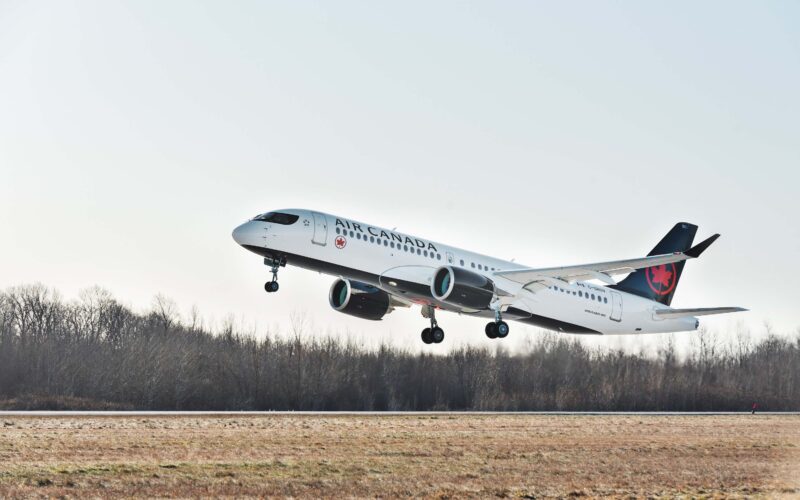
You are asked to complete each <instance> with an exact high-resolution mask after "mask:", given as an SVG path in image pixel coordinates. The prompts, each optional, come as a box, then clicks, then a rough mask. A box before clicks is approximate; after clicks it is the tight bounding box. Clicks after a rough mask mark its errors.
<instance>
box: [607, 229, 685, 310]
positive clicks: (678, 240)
mask: <svg viewBox="0 0 800 500" xmlns="http://www.w3.org/2000/svg"><path fill="white" fill-rule="evenodd" d="M695 233H697V226H695V225H694V224H689V223H688V222H679V223H677V224H675V227H673V228H672V229H671V230H670V232H668V233H667V235H666V236H664V237H663V238H662V239H661V241H659V242H658V244H657V245H656V246H655V247H654V248H653V249H652V250H651V251H650V253H649V254H647V255H648V256H649V255H664V254H669V253H674V252H685V251H686V250H689V249H690V248H691V247H692V242H693V241H694V235H695ZM685 263H686V262H685V261H682V262H676V263H673V264H664V265H661V266H654V267H647V268H644V269H639V270H637V271H634V272H632V273H631V274H630V275H628V277H627V278H625V279H624V280H622V281H620V282H619V283H617V284H616V285H612V286H611V288H615V289H617V290H621V291H623V292H628V293H632V294H634V295H638V296H640V297H645V298H648V299H650V300H655V301H656V302H660V303H662V304H665V305H669V304H670V303H671V302H672V296H673V295H674V294H675V289H676V288H677V287H678V280H679V279H680V277H681V272H683V265H684V264H685Z"/></svg>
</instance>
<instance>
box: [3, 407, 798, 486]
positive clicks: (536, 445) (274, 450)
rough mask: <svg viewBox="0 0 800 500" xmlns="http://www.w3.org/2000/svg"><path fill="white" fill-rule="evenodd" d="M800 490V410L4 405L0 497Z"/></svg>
mask: <svg viewBox="0 0 800 500" xmlns="http://www.w3.org/2000/svg"><path fill="white" fill-rule="evenodd" d="M274 495H292V496H315V497H319V496H322V497H333V496H336V497H339V496H356V497H365V496H370V497H374V496H383V497H393V496H429V497H452V496H456V497H462V496H480V497H485V496H500V497H548V496H589V497H593V496H611V497H622V496H625V497H627V496H630V495H633V496H637V497H645V496H652V497H661V496H675V495H690V496H695V497H712V498H716V497H732V496H733V497H736V496H740V497H746V496H747V497H749V496H769V497H774V496H786V497H793V496H800V417H798V416H772V415H770V416H767V415H764V416H758V415H757V416H750V415H742V416H527V415H500V416H497V415H451V414H440V415H424V416H419V415H409V416H397V415H387V416H331V415H320V416H285V415H275V416H230V417H228V416H220V417H217V416H175V417H13V418H12V417H0V496H2V497H7V496H67V497H86V496H103V497H107V496H147V497H152V496H159V497H164V496H181V497H186V496H206V497H208V496H237V497H240V496H274Z"/></svg>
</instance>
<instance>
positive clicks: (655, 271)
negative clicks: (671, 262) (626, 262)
mask: <svg viewBox="0 0 800 500" xmlns="http://www.w3.org/2000/svg"><path fill="white" fill-rule="evenodd" d="M650 272H651V273H652V275H653V276H652V281H653V284H656V283H657V284H659V285H663V286H669V283H670V281H672V271H667V265H666V264H662V265H660V266H656V267H651V268H650Z"/></svg>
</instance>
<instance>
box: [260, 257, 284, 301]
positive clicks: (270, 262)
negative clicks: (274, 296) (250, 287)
mask: <svg viewBox="0 0 800 500" xmlns="http://www.w3.org/2000/svg"><path fill="white" fill-rule="evenodd" d="M264 264H265V265H267V266H270V272H271V273H272V281H267V282H266V283H264V290H266V291H267V293H275V292H277V291H278V288H280V286H279V285H278V268H280V267H281V266H285V265H286V260H285V259H266V258H265V259H264Z"/></svg>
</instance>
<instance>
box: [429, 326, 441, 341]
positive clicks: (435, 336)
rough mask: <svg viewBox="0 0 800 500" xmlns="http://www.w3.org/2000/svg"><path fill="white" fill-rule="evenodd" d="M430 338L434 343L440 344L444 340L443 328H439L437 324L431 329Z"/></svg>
mask: <svg viewBox="0 0 800 500" xmlns="http://www.w3.org/2000/svg"><path fill="white" fill-rule="evenodd" d="M431 339H432V340H433V342H434V344H441V343H442V341H443V340H444V330H442V329H441V328H439V327H438V326H437V327H435V328H434V329H433V330H431Z"/></svg>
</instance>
